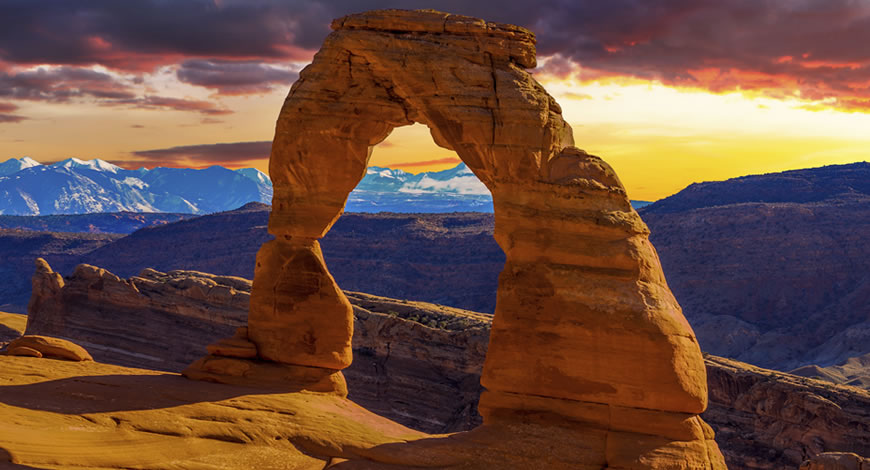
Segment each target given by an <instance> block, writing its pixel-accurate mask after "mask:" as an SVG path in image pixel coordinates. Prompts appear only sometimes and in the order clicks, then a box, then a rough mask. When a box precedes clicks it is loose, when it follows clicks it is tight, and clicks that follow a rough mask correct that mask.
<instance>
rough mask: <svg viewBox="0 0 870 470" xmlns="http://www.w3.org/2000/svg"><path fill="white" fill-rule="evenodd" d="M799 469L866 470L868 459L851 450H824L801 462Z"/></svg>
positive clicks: (869, 460)
mask: <svg viewBox="0 0 870 470" xmlns="http://www.w3.org/2000/svg"><path fill="white" fill-rule="evenodd" d="M800 469H801V470H867V469H870V459H866V458H864V457H861V456H860V455H858V454H853V453H851V452H825V453H822V454H819V455H816V456H815V457H813V458H811V459H809V460H807V461H806V462H804V463H802V464H801V467H800Z"/></svg>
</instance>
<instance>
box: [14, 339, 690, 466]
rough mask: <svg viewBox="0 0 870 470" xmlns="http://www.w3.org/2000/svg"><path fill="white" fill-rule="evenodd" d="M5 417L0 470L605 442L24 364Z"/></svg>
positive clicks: (333, 459)
mask: <svg viewBox="0 0 870 470" xmlns="http://www.w3.org/2000/svg"><path fill="white" fill-rule="evenodd" d="M0 416H2V417H3V419H2V420H0V465H3V460H2V459H6V460H9V461H11V462H14V463H13V464H9V465H7V466H6V467H8V468H12V469H23V468H43V469H69V468H81V469H93V470H97V469H99V470H105V469H121V468H123V469H129V468H160V469H185V470H217V469H228V470H229V469H233V470H238V469H245V468H257V469H264V470H271V469H294V470H297V469H311V470H315V469H316V470H321V469H324V468H330V469H341V470H344V469H348V470H352V469H369V470H370V469H384V470H388V469H399V468H445V469H446V468H449V469H481V470H482V469H495V468H498V469H506V470H507V469H517V470H520V469H565V470H567V469H590V470H591V469H600V468H601V467H602V466H603V465H604V460H605V455H604V454H603V452H602V448H601V444H602V443H601V442H600V439H601V438H602V436H598V435H596V434H594V433H588V432H582V431H579V430H578V429H577V427H576V425H574V424H572V423H567V422H564V423H560V422H559V421H557V420H552V419H551V420H549V421H548V422H547V423H546V424H545V425H541V424H536V423H534V422H531V423H514V424H511V425H497V426H496V425H489V426H483V427H479V428H477V429H475V430H473V431H469V432H464V433H458V434H450V435H426V434H423V433H420V432H416V431H412V430H410V429H407V428H405V427H403V426H400V425H398V424H396V423H393V422H391V421H389V420H387V419H385V418H381V417H379V416H376V415H374V414H372V413H370V412H368V411H366V410H364V409H362V408H360V407H359V406H358V405H356V404H354V403H353V402H351V401H348V400H346V399H342V398H338V397H335V396H329V395H321V394H314V393H305V392H302V393H300V392H297V393H282V392H281V391H275V390H269V391H266V390H262V389H252V388H245V387H238V386H231V385H218V384H210V383H207V382H198V381H190V380H187V379H185V378H183V377H181V376H179V375H177V374H171V373H162V372H155V371H150V370H142V369H132V368H124V367H119V366H113V365H107V364H101V363H95V362H83V363H73V362H67V361H56V360H52V359H36V358H28V357H9V356H0ZM557 449H558V451H557ZM609 458H610V459H614V456H609ZM577 462H588V463H589V464H588V465H581V464H578V463H577ZM6 467H4V468H6ZM626 468H627V467H626ZM687 468H689V467H687ZM691 468H699V469H700V468H703V467H700V466H698V467H691Z"/></svg>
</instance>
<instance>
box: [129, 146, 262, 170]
mask: <svg viewBox="0 0 870 470" xmlns="http://www.w3.org/2000/svg"><path fill="white" fill-rule="evenodd" d="M271 148H272V142H271V141H255V142H230V143H222V144H202V145H183V146H180V147H170V148H164V149H154V150H138V151H135V152H131V153H132V154H133V155H135V156H137V157H140V159H141V160H137V161H136V163H143V162H144V163H143V164H145V165H146V166H150V165H151V164H153V163H154V162H163V163H165V162H175V161H180V160H184V161H189V162H193V163H197V162H198V163H204V164H221V165H230V166H233V165H244V164H246V163H247V162H250V161H253V160H265V159H267V158H269V152H270V151H271Z"/></svg>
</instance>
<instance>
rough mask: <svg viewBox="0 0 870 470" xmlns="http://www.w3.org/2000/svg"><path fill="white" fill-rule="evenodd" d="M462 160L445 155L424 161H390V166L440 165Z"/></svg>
mask: <svg viewBox="0 0 870 470" xmlns="http://www.w3.org/2000/svg"><path fill="white" fill-rule="evenodd" d="M460 162H462V160H461V159H460V158H459V157H444V158H437V159H434V160H423V161H409V162H398V163H390V164H389V165H387V166H389V167H390V168H397V167H413V166H430V165H438V164H443V163H460Z"/></svg>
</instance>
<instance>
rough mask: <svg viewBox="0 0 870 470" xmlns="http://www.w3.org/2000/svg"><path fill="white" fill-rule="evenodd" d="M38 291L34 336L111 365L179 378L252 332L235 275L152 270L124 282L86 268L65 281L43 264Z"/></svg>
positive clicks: (36, 278) (30, 327) (32, 313)
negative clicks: (208, 352) (224, 343)
mask: <svg viewBox="0 0 870 470" xmlns="http://www.w3.org/2000/svg"><path fill="white" fill-rule="evenodd" d="M33 286H34V288H33V295H32V297H31V301H30V306H29V315H28V322H27V330H26V333H27V334H39V335H48V336H58V337H64V338H71V339H74V340H75V341H76V342H78V343H79V344H81V345H83V346H84V347H86V348H87V349H88V350H89V351H90V352H91V353H92V354H93V355H94V357H96V358H97V360H100V361H104V362H111V363H117V364H124V365H128V366H133V367H146V368H150V369H158V370H176V371H177V370H181V369H183V368H184V367H186V366H187V365H189V364H190V363H191V362H193V361H194V360H195V359H196V358H198V357H200V356H201V355H202V352H203V344H207V343H208V342H211V341H213V340H214V339H215V338H218V337H221V336H224V335H227V334H232V332H233V330H234V329H235V328H236V327H239V326H242V325H244V323H245V319H246V317H247V308H248V299H249V291H250V281H248V280H245V279H241V278H236V277H230V276H215V275H212V274H204V273H198V272H191V271H174V272H170V273H161V272H159V271H155V270H153V269H146V270H144V271H142V272H141V273H140V274H139V276H134V277H131V278H129V279H121V278H119V277H118V276H116V275H114V274H112V273H110V272H109V271H106V270H105V269H102V268H97V267H95V266H90V265H84V264H83V265H79V266H78V267H77V268H76V269H75V271H74V272H73V274H72V275H71V276H69V277H67V278H66V279H64V278H63V277H61V275H60V274H59V273H56V272H54V271H52V270H51V267H50V266H49V265H48V263H46V262H45V261H44V260H41V259H39V260H37V262H36V272H35V273H34V275H33Z"/></svg>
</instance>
